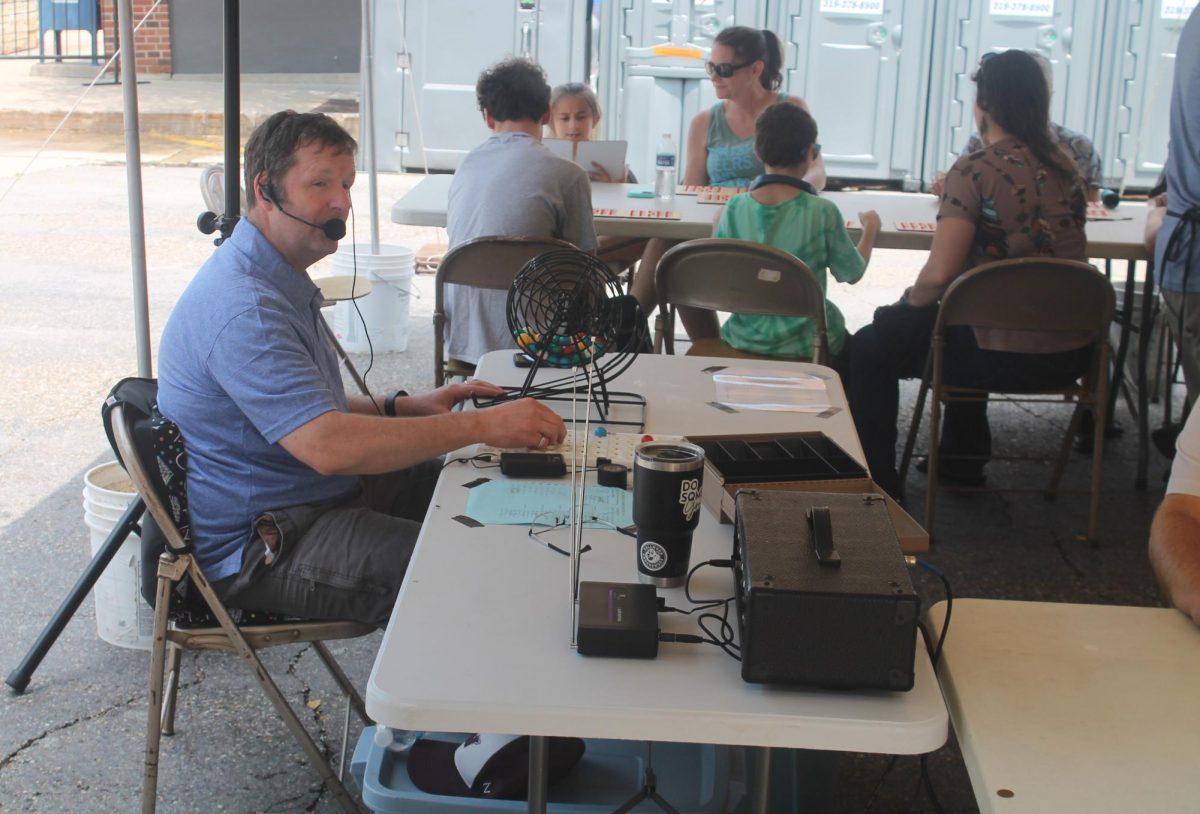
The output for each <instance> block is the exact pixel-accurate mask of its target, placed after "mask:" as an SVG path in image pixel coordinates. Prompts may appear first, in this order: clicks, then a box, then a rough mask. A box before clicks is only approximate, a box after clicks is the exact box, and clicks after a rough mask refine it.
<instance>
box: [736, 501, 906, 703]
mask: <svg viewBox="0 0 1200 814" xmlns="http://www.w3.org/2000/svg"><path fill="white" fill-rule="evenodd" d="M734 522H735V531H734V543H733V560H734V569H735V575H736V583H737V610H738V627H739V634H740V637H741V644H742V678H743V679H744V680H746V681H749V682H753V683H761V684H803V685H810V686H816V687H823V688H831V689H882V690H910V689H912V686H913V663H914V662H913V659H914V657H915V652H916V641H917V616H918V612H919V610H920V600H919V599H918V598H917V595H916V593H915V592H914V591H913V586H912V580H911V579H910V578H909V575H908V567H907V566H906V565H905V562H904V555H903V554H902V553H901V552H900V545H899V542H898V541H897V538H896V532H895V529H894V528H893V527H892V521H891V518H890V517H889V515H888V510H887V506H886V505H885V503H884V501H883V498H882V497H881V496H880V495H878V494H873V493H872V494H860V495H855V494H831V493H823V492H778V491H768V490H763V491H756V490H743V491H741V492H738V494H737V497H736V517H735V521H734Z"/></svg>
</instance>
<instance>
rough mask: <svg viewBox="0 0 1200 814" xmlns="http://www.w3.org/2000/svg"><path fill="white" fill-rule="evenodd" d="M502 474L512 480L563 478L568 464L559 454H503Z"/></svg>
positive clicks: (501, 459)
mask: <svg viewBox="0 0 1200 814" xmlns="http://www.w3.org/2000/svg"><path fill="white" fill-rule="evenodd" d="M500 472H501V474H503V475H507V476H508V477H510V478H561V477H562V476H563V475H565V474H567V463H566V461H564V460H563V456H561V455H559V454H558V453H557V452H501V453H500Z"/></svg>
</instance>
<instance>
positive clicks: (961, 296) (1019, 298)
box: [934, 257, 1116, 341]
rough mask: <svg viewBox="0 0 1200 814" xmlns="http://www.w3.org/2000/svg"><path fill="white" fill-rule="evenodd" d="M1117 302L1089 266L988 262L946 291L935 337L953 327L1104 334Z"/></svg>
mask: <svg viewBox="0 0 1200 814" xmlns="http://www.w3.org/2000/svg"><path fill="white" fill-rule="evenodd" d="M1115 302H1116V297H1115V295H1114V294H1113V288H1112V283H1110V282H1109V281H1108V278H1107V277H1105V276H1104V275H1103V274H1102V273H1101V272H1100V271H1098V270H1097V269H1095V268H1094V267H1092V266H1090V265H1088V264H1087V263H1080V262H1078V261H1075V260H1059V259H1055V258H1044V257H1027V258H1016V259H1013V260H999V261H997V262H995V263H985V264H984V265H982V266H978V267H976V268H974V269H971V270H970V271H968V272H967V273H965V274H963V275H962V276H961V277H959V278H958V279H957V280H955V281H954V282H953V283H951V285H950V287H949V288H947V289H946V293H945V294H944V295H943V296H942V304H941V308H939V310H938V321H937V326H936V327H935V329H934V332H935V334H941V333H942V329H943V328H946V327H949V326H951V325H968V326H970V327H972V328H986V329H992V330H1005V331H1036V332H1038V333H1064V334H1077V335H1079V334H1087V335H1090V336H1091V337H1092V339H1091V341H1095V340H1096V339H1097V338H1099V337H1101V336H1103V335H1105V333H1106V332H1107V330H1108V326H1109V323H1111V322H1112V318H1113V311H1114V309H1115Z"/></svg>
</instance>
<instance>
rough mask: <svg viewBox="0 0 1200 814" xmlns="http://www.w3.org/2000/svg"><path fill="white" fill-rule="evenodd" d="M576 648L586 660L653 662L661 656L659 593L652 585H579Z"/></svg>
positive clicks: (584, 583) (585, 583)
mask: <svg viewBox="0 0 1200 814" xmlns="http://www.w3.org/2000/svg"><path fill="white" fill-rule="evenodd" d="M575 642H576V648H577V649H578V651H579V653H580V655H584V656H609V657H616V658H627V659H652V658H654V657H655V656H657V655H658V593H657V591H655V590H654V586H653V585H643V584H640V583H625V582H581V583H579V629H578V631H577V635H576V638H575Z"/></svg>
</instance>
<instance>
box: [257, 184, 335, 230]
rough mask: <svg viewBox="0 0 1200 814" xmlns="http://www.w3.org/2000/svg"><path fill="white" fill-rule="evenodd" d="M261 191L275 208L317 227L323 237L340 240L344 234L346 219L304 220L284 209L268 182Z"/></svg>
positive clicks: (296, 219) (293, 218) (305, 223)
mask: <svg viewBox="0 0 1200 814" xmlns="http://www.w3.org/2000/svg"><path fill="white" fill-rule="evenodd" d="M262 193H263V198H264V199H266V200H267V201H269V202H270V203H273V204H275V206H276V208H277V209H279V211H280V212H282V213H283V214H285V215H287V216H288V217H289V218H291V219H292V220H295V221H299V222H300V223H303V224H304V225H305V226H311V227H312V228H314V229H319V230H320V231H321V232H323V233H324V234H325V237H327V238H329V239H330V240H341V239H342V238H344V237H345V236H346V221H344V220H342V219H341V218H330V219H329V220H327V221H325V222H324V223H313V222H312V221H311V220H305V219H304V218H301V217H298V216H296V215H293V214H292V213H291V212H289V211H287V210H286V209H284V208H283V206H282V204H280V203H279V201H277V200H276V199H275V190H274V189H271V188H270V185H269V184H264V185H263V190H262Z"/></svg>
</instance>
